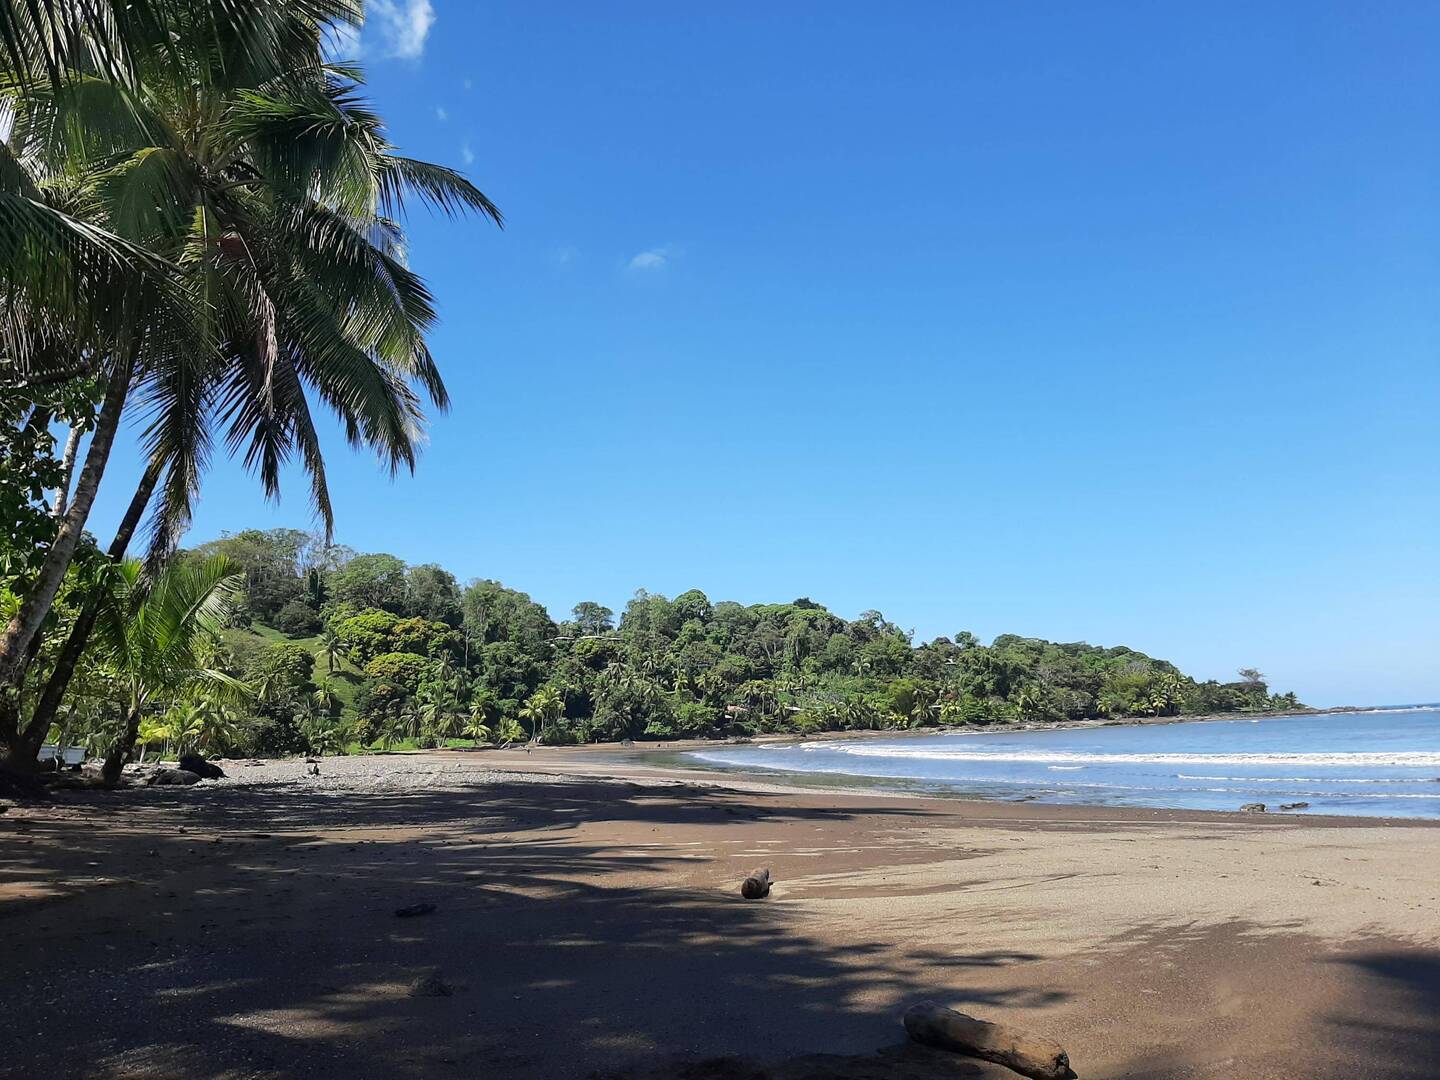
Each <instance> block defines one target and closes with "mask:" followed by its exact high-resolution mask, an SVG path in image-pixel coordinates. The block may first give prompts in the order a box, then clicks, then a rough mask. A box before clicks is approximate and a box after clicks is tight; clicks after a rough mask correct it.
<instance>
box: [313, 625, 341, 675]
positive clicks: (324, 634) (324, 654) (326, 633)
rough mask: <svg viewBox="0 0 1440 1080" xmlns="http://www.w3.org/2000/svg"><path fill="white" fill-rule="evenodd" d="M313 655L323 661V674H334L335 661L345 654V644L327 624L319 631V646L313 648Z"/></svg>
mask: <svg viewBox="0 0 1440 1080" xmlns="http://www.w3.org/2000/svg"><path fill="white" fill-rule="evenodd" d="M315 655H316V657H317V658H319V659H323V660H324V661H325V674H327V675H334V674H335V665H336V663H338V662H339V660H340V659H341V657H343V656H344V655H345V646H344V645H342V644H341V642H340V639H339V637H337V636H336V634H335V631H333V630H331V629H330V628H329V627H328V626H327V627H326V628H325V629H324V630H322V631H320V647H319V648H318V649H316V650H315Z"/></svg>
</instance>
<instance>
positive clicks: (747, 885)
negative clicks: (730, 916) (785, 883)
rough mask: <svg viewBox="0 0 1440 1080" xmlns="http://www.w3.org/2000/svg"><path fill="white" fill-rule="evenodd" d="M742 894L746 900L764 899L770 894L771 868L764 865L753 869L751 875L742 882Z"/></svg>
mask: <svg viewBox="0 0 1440 1080" xmlns="http://www.w3.org/2000/svg"><path fill="white" fill-rule="evenodd" d="M740 895H741V896H743V897H744V898H745V899H746V900H763V899H765V897H767V896H769V895H770V868H769V867H768V866H762V867H760V869H758V870H752V871H751V872H750V876H749V877H747V878H746V879H745V880H744V881H742V882H741V883H740Z"/></svg>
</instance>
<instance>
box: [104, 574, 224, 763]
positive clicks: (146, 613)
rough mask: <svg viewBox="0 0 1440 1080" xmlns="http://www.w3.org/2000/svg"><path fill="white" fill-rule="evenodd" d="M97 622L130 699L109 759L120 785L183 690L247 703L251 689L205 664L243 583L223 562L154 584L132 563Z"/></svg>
mask: <svg viewBox="0 0 1440 1080" xmlns="http://www.w3.org/2000/svg"><path fill="white" fill-rule="evenodd" d="M106 578H107V581H106V584H107V592H106V596H105V599H104V602H103V605H102V607H101V612H100V618H99V620H98V621H97V624H96V645H97V649H98V654H99V655H98V657H97V661H98V663H99V664H100V665H101V667H102V668H103V671H104V674H105V675H106V677H107V678H108V679H109V680H110V682H111V684H112V686H113V687H114V690H115V692H116V693H117V694H119V695H120V696H121V698H122V700H123V702H124V706H125V717H124V721H123V726H122V730H121V732H120V734H119V737H118V738H116V739H115V741H114V743H113V744H112V745H111V747H110V749H109V752H108V753H107V754H106V756H105V764H104V767H103V770H102V776H103V778H104V780H105V782H106V783H107V784H110V785H113V784H115V783H116V782H117V781H118V780H119V778H120V770H121V768H122V766H123V765H124V763H125V759H126V757H127V756H128V755H129V754H130V751H131V748H132V747H133V746H134V743H135V737H136V734H137V732H138V730H139V727H140V721H141V718H142V717H143V716H144V715H145V713H146V712H147V710H149V709H150V708H151V707H152V706H153V705H155V704H157V703H159V702H164V701H165V700H166V699H167V698H170V697H174V696H176V695H178V694H179V693H180V692H182V691H187V690H188V691H194V690H196V689H197V688H200V687H204V688H205V689H207V690H208V691H209V692H210V693H211V694H213V695H215V696H218V697H221V698H229V699H231V700H237V701H238V700H244V699H245V698H247V697H248V696H249V688H248V687H246V686H245V684H244V683H242V682H240V680H238V679H236V678H234V677H233V676H231V675H228V674H226V673H225V672H223V671H219V670H217V669H215V668H212V667H207V666H205V660H206V658H207V655H206V654H207V647H208V646H209V645H210V643H211V642H212V641H214V640H215V639H216V638H217V637H218V636H219V633H220V629H221V627H222V626H223V625H224V622H225V619H226V618H227V617H228V616H229V614H230V612H231V610H232V608H233V605H234V602H235V595H236V593H237V592H238V591H239V588H240V584H241V581H242V578H241V575H239V574H238V573H237V572H236V571H235V568H234V567H233V566H232V565H231V564H230V563H229V562H228V561H226V560H225V559H223V558H218V557H217V558H213V559H206V560H204V561H199V562H188V561H187V562H177V563H175V564H172V565H171V566H168V567H166V568H165V570H164V571H163V572H161V574H160V575H159V576H158V577H157V578H156V579H155V580H154V582H153V583H148V582H147V581H146V580H145V579H144V578H143V577H142V574H141V565H140V563H139V562H137V561H134V560H126V561H124V562H122V563H120V564H119V565H117V566H115V567H112V568H111V569H110V572H109V573H108V574H107V575H106Z"/></svg>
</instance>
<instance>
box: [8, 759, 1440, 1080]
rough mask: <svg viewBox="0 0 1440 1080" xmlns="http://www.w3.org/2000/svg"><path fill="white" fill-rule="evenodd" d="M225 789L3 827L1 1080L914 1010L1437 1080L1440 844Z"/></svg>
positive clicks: (679, 792)
mask: <svg viewBox="0 0 1440 1080" xmlns="http://www.w3.org/2000/svg"><path fill="white" fill-rule="evenodd" d="M226 768H227V770H228V771H229V773H230V775H231V778H232V779H231V780H227V781H221V782H217V783H213V784H204V785H200V786H198V787H195V788H187V789H173V788H151V789H136V790H128V791H123V792H117V793H110V794H104V793H62V794H61V795H59V796H58V797H57V798H56V799H55V800H54V802H53V803H50V804H29V803H27V804H18V805H13V806H11V807H10V808H9V810H8V811H7V812H5V813H4V814H0V934H3V942H4V953H3V960H0V987H3V988H4V990H3V998H4V1022H3V1025H0V1076H5V1077H12V1076H13V1077H27V1078H30V1077H216V1078H220V1077H223V1078H227V1080H229V1078H234V1080H239V1078H272V1077H291V1076H306V1077H324V1078H331V1077H334V1078H345V1080H360V1078H367V1077H382V1076H383V1077H486V1078H490V1077H495V1078H509V1077H550V1076H553V1077H586V1076H591V1075H595V1076H614V1077H621V1076H641V1075H644V1076H670V1075H677V1076H678V1075H685V1070H686V1069H687V1068H690V1069H691V1073H690V1074H691V1075H696V1076H700V1075H704V1076H712V1075H713V1076H740V1075H746V1076H750V1077H752V1078H758V1077H761V1076H764V1075H766V1073H765V1072H763V1071H758V1070H760V1069H770V1068H783V1066H780V1065H779V1063H782V1062H784V1061H786V1060H787V1059H793V1058H795V1057H796V1056H799V1055H810V1054H819V1053H825V1054H843V1055H868V1054H872V1053H874V1052H875V1051H876V1050H878V1049H880V1048H884V1047H893V1046H895V1045H896V1044H898V1043H902V1042H903V1039H904V1034H903V1030H902V1029H901V1027H900V1023H899V1019H898V1018H899V1014H900V1012H901V1011H902V1010H903V1008H904V1007H905V1006H906V1005H907V1004H910V1003H912V1002H914V1001H918V1000H922V999H925V998H933V999H935V1000H937V1001H940V1002H942V1003H943V1004H946V1005H950V1006H953V1007H955V1008H959V1009H963V1010H964V1011H966V1012H970V1013H972V1014H974V1015H978V1016H981V1017H984V1018H987V1019H992V1020H999V1021H1003V1022H1005V1023H1010V1024H1016V1025H1020V1026H1023V1027H1027V1028H1030V1029H1032V1030H1035V1031H1038V1032H1042V1033H1044V1034H1047V1035H1049V1036H1051V1037H1053V1038H1055V1039H1057V1040H1058V1041H1059V1042H1060V1043H1061V1044H1062V1045H1064V1046H1065V1047H1066V1049H1067V1050H1068V1051H1069V1053H1070V1057H1071V1059H1072V1062H1073V1064H1074V1067H1075V1069H1076V1071H1077V1072H1078V1073H1079V1075H1080V1076H1081V1077H1083V1078H1085V1080H1091V1078H1097V1077H1098V1078H1121V1077H1130V1078H1146V1080H1171V1078H1174V1080H1180V1078H1187V1080H1188V1078H1200V1077H1206V1078H1210V1077H1214V1078H1221V1077H1223V1078H1227V1080H1229V1078H1248V1080H1269V1078H1273V1080H1300V1078H1306V1080H1328V1078H1335V1080H1339V1078H1341V1077H1344V1078H1347V1080H1355V1078H1372V1077H1373V1078H1383V1080H1392V1078H1393V1080H1402V1078H1403V1080H1435V1078H1436V1077H1437V1076H1440V901H1437V897H1440V828H1437V827H1436V826H1435V825H1434V824H1429V823H1419V822H1413V821H1385V820H1378V819H1340V818H1307V817H1290V816H1284V817H1282V816H1278V815H1240V814H1208V813H1200V812H1180V811H1149V810H1117V809H1113V808H1098V807H1069V806H1066V807H1056V806H1046V805H1044V804H1040V803H1035V802H1030V803H1007V802H974V801H963V800H948V799H922V798H907V797H898V796H882V795H877V794H874V793H872V792H862V791H835V792H817V791H813V790H807V791H795V790H787V789H785V788H784V787H783V786H777V785H774V784H750V783H746V782H745V781H743V780H741V779H738V778H736V777H734V776H731V775H724V776H719V775H716V774H713V773H710V774H704V773H694V774H688V773H684V772H680V771H677V770H674V769H669V770H667V769H656V768H650V767H647V766H646V765H645V764H644V763H643V762H640V763H636V762H628V763H617V762H614V761H611V760H607V759H606V758H605V757H604V756H603V755H595V754H587V753H584V752H576V751H565V750H540V751H536V752H535V753H534V754H522V753H514V752H508V753H499V752H490V753H457V752H450V753H431V754H415V755H386V756H383V757H370V758H346V759H336V760H328V761H326V762H325V763H324V764H323V765H322V766H321V773H322V775H321V776H320V777H318V778H317V777H310V776H307V775H305V766H304V764H303V763H301V762H296V761H292V762H282V763H267V764H264V765H260V766H255V767H246V766H244V765H243V764H240V763H226ZM756 866H768V867H769V868H770V869H771V871H772V873H773V874H774V876H775V878H776V880H777V884H776V885H775V888H774V891H773V893H772V895H771V896H770V898H769V899H766V900H762V901H755V902H747V901H744V900H742V899H740V897H739V895H738V887H739V883H740V880H741V879H742V878H743V877H744V876H745V874H746V873H747V872H748V871H749V870H750V869H752V868H753V867H756ZM417 903H427V904H434V905H435V911H434V912H433V913H430V914H426V915H421V916H417V917H413V918H398V917H396V915H395V914H394V912H395V909H397V908H401V907H403V906H406V905H411V904H417ZM427 974H436V975H438V977H439V979H440V980H441V981H442V982H443V983H444V984H446V989H449V990H451V993H450V994H449V995H448V996H445V995H441V996H426V995H424V994H421V995H418V996H417V995H415V994H412V993H411V989H410V988H411V987H412V984H414V982H415V980H416V979H418V978H421V977H423V976H425V975H427ZM719 1056H730V1057H738V1058H744V1059H748V1060H749V1061H751V1062H754V1063H757V1064H756V1066H755V1068H754V1069H752V1070H751V1071H750V1072H748V1073H747V1072H745V1071H744V1070H743V1069H742V1068H741V1066H739V1065H738V1064H736V1063H734V1062H731V1063H729V1064H727V1065H725V1066H723V1067H721V1066H714V1067H711V1068H710V1069H709V1071H708V1072H707V1071H705V1070H703V1069H700V1070H697V1069H694V1068H691V1066H692V1065H693V1063H697V1062H701V1061H704V1060H706V1059H711V1058H715V1057H719ZM875 1061H876V1063H877V1064H876V1068H877V1069H879V1067H880V1065H879V1063H880V1062H882V1061H883V1059H880V1058H877V1059H875ZM852 1065H853V1063H852ZM837 1068H838V1067H837ZM777 1075H778V1073H777ZM787 1075H790V1074H787ZM806 1075H816V1076H819V1075H826V1073H825V1072H824V1070H823V1069H822V1070H821V1071H819V1072H815V1073H813V1074H812V1073H806ZM857 1075H858V1074H857ZM869 1075H874V1076H877V1077H878V1076H881V1075H885V1074H884V1073H882V1072H879V1071H877V1072H874V1073H873V1074H869ZM937 1075H969V1076H975V1077H981V1076H983V1077H993V1078H998V1077H1007V1076H1008V1077H1013V1075H1014V1074H1012V1073H1008V1072H1005V1071H1003V1070H1000V1069H998V1068H994V1067H983V1068H981V1067H975V1068H974V1069H971V1068H969V1067H966V1068H963V1069H960V1070H952V1071H949V1072H937Z"/></svg>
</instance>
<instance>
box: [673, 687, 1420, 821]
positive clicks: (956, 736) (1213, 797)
mask: <svg viewBox="0 0 1440 1080" xmlns="http://www.w3.org/2000/svg"><path fill="white" fill-rule="evenodd" d="M682 756H683V757H684V758H687V759H690V760H691V762H692V763H694V762H696V761H698V762H703V763H705V764H706V765H708V766H711V767H716V768H722V769H728V770H740V771H745V772H761V771H765V772H773V771H780V772H785V773H791V774H795V775H796V777H797V778H800V777H812V776H813V777H816V778H817V779H818V777H820V776H824V777H827V778H830V779H832V780H835V781H841V780H842V779H843V778H850V780H849V782H852V783H856V782H859V783H866V784H867V785H870V786H877V787H890V788H897V789H904V790H909V791H915V790H920V791H927V792H934V793H940V794H949V795H959V796H971V797H980V798H993V799H1021V798H1025V797H1027V796H1029V797H1032V798H1033V799H1035V800H1036V801H1040V802H1047V803H1088V804H1094V805H1108V806H1149V807H1179V808H1188V809H1197V810H1238V809H1239V808H1240V806H1241V805H1242V804H1244V803H1253V802H1263V803H1265V804H1266V806H1267V808H1268V809H1269V810H1272V811H1273V810H1279V808H1280V806H1281V805H1283V804H1286V803H1302V802H1303V803H1308V804H1309V806H1308V807H1306V808H1304V809H1303V810H1298V811H1290V812H1292V813H1293V812H1299V813H1310V814H1360V815H1369V816H1382V817H1426V818H1431V817H1433V818H1440V705H1420V706H1408V707H1403V708H1384V709H1372V710H1366V711H1357V712H1347V713H1328V714H1324V715H1318V716H1277V717H1261V718H1248V717H1247V718H1237V719H1234V720H1207V721H1197V722H1192V723H1176V724H1152V725H1146V726H1131V727H1103V728H1063V729H1056V730H1051V731H1045V730H1040V731H1015V732H949V733H944V734H936V735H926V736H904V737H897V738H883V737H875V738H861V739H836V738H828V739H827V738H825V737H823V736H821V737H815V738H811V739H808V740H805V741H804V742H797V743H784V744H774V745H765V744H756V745H737V746H724V747H715V748H710V749H705V750H697V751H690V752H688V753H686V754H684V755H682Z"/></svg>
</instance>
